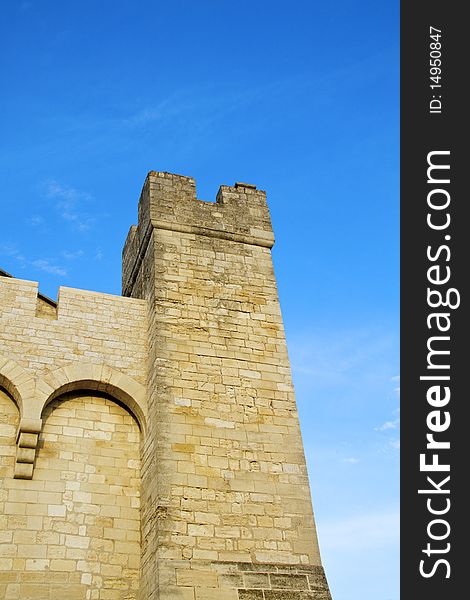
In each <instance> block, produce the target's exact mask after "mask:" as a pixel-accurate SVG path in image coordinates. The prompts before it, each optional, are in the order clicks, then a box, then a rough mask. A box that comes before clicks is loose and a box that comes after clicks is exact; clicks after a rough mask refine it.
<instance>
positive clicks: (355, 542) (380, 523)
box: [318, 509, 400, 552]
mask: <svg viewBox="0 0 470 600" xmlns="http://www.w3.org/2000/svg"><path fill="white" fill-rule="evenodd" d="M318 528H319V530H320V531H319V535H320V540H321V545H322V548H324V549H331V550H351V551H353V552H354V551H357V550H364V549H368V550H373V549H374V548H381V547H384V546H390V545H395V544H398V541H399V531H400V516H399V513H398V511H397V510H395V509H392V510H385V511H383V512H375V513H369V514H358V515H353V516H350V517H346V518H344V519H338V520H331V521H326V522H323V523H321V524H319V526H318Z"/></svg>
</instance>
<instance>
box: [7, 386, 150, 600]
mask: <svg viewBox="0 0 470 600" xmlns="http://www.w3.org/2000/svg"><path fill="white" fill-rule="evenodd" d="M0 404H1V409H0V410H1V415H2V420H1V423H0V435H1V437H0V440H1V442H0V443H1V446H0V457H1V461H2V470H1V472H0V475H1V481H0V489H1V490H2V492H1V497H0V514H1V515H2V516H1V517H0V519H1V534H0V536H1V538H0V539H1V542H2V543H1V544H0V556H1V557H2V558H1V560H0V567H1V570H2V572H1V573H0V576H1V577H0V590H1V591H0V597H2V598H8V599H9V600H28V599H31V600H42V599H47V600H52V599H54V600H64V599H69V600H94V599H96V600H98V599H100V600H101V599H103V600H105V599H107V600H121V599H124V598H125V599H126V600H134V599H136V598H137V597H138V586H139V565H140V449H139V445H140V444H139V438H140V432H139V428H138V426H137V423H136V422H135V420H134V418H133V417H132V416H131V415H130V414H129V413H128V412H127V411H126V410H125V409H124V408H122V407H121V406H118V405H117V404H116V403H115V402H113V401H112V400H110V399H108V398H106V397H105V396H98V395H96V394H95V395H85V394H83V393H77V392H74V393H70V394H66V395H64V396H62V397H60V398H58V399H57V400H54V401H53V402H52V403H50V404H49V405H48V406H47V408H46V409H45V411H44V414H43V418H44V425H43V429H42V432H41V434H40V440H39V447H38V451H37V456H36V466H35V472H34V478H33V480H31V481H24V480H21V479H14V478H13V467H14V449H15V436H16V426H17V424H18V411H17V409H16V407H15V406H14V403H13V401H12V399H11V398H10V397H8V395H7V394H6V393H5V392H1V391H0Z"/></svg>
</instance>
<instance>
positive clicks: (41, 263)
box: [31, 258, 67, 277]
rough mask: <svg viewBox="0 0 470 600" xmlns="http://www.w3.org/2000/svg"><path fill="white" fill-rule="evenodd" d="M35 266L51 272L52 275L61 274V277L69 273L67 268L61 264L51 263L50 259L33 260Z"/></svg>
mask: <svg viewBox="0 0 470 600" xmlns="http://www.w3.org/2000/svg"><path fill="white" fill-rule="evenodd" d="M31 264H32V265H33V267H36V268H37V269H39V270H40V271H44V272H45V273H50V274H51V275H60V276H61V277H65V276H66V275H67V270H66V269H64V268H63V267H61V266H59V265H55V264H53V263H51V262H50V261H49V260H46V259H43V258H38V259H36V260H33V261H31Z"/></svg>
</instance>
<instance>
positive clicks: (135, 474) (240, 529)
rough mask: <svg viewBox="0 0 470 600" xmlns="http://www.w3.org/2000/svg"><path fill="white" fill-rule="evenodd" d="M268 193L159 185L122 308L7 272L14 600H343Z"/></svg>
mask: <svg viewBox="0 0 470 600" xmlns="http://www.w3.org/2000/svg"><path fill="white" fill-rule="evenodd" d="M273 244H274V237H273V232H272V227H271V221H270V217H269V211H268V207H267V204H266V195H265V193H264V192H263V191H260V190H257V189H256V187H255V186H254V185H249V184H244V183H237V184H235V186H233V187H230V186H222V187H221V188H220V190H219V192H218V195H217V201H216V202H215V203H213V202H203V201H200V200H197V199H196V187H195V181H194V179H192V178H190V177H183V176H180V175H173V174H170V173H163V172H154V171H152V172H150V173H149V174H148V176H147V178H146V180H145V184H144V187H143V190H142V193H141V197H140V201H139V207H138V224H137V226H135V225H133V226H132V227H131V228H130V231H129V234H128V237H127V240H126V243H125V246H124V250H123V260H122V296H113V295H108V294H102V293H98V292H90V291H84V290H79V289H73V288H67V287H61V288H60V290H59V295H58V300H57V302H54V301H52V300H49V299H48V298H46V297H44V296H43V295H41V294H39V293H38V284H37V283H36V282H33V281H25V280H20V279H15V278H13V277H10V276H7V274H6V273H1V274H2V275H3V276H0V598H4V599H5V600H331V597H330V593H329V591H328V585H327V582H326V579H325V575H324V572H323V568H322V565H321V560H320V553H319V548H318V542H317V535H316V530H315V523H314V517H313V512H312V505H311V499H310V491H309V484H308V478H307V469H306V464H305V457H304V451H303V446H302V440H301V435H300V429H299V422H298V414H297V409H296V404H295V398H294V390H293V386H292V379H291V371H290V366H289V359H288V355H287V349H286V341H285V335H284V329H283V324H282V317H281V312H280V307H279V300H278V295H277V290H276V282H275V278H274V272H273V266H272V260H271V248H272V246H273Z"/></svg>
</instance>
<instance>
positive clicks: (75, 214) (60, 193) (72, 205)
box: [45, 179, 94, 232]
mask: <svg viewBox="0 0 470 600" xmlns="http://www.w3.org/2000/svg"><path fill="white" fill-rule="evenodd" d="M45 188H46V196H47V197H48V198H51V199H54V200H55V208H56V210H57V211H58V213H59V215H60V217H61V218H62V219H63V220H64V221H68V222H69V223H71V224H72V225H73V226H74V227H75V229H77V230H78V231H81V232H83V231H88V230H89V229H90V228H91V227H92V225H93V223H94V219H93V217H91V216H90V215H88V214H87V213H86V211H84V210H83V204H84V203H87V202H89V201H90V200H92V196H91V195H90V194H89V193H88V192H83V191H81V190H77V189H75V188H72V187H69V186H67V185H62V184H60V183H58V182H57V181H55V180H53V179H52V180H49V181H48V182H46V185H45Z"/></svg>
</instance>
